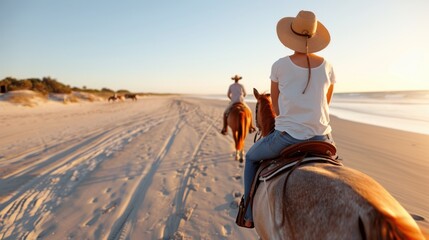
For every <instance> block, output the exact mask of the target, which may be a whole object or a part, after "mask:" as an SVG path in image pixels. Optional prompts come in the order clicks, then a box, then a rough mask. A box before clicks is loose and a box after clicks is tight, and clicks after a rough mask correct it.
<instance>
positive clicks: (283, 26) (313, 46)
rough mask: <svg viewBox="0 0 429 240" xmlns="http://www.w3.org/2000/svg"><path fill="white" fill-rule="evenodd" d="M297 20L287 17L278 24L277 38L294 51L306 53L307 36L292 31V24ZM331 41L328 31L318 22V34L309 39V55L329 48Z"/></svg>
mask: <svg viewBox="0 0 429 240" xmlns="http://www.w3.org/2000/svg"><path fill="white" fill-rule="evenodd" d="M294 19H295V18H293V17H285V18H282V19H280V21H279V22H278V23H277V36H278V38H279V40H280V42H281V43H282V44H283V45H284V46H285V47H287V48H290V49H292V50H294V51H297V52H301V53H306V52H307V51H306V47H305V41H306V38H307V37H305V36H299V35H297V34H295V33H294V32H293V31H292V28H291V24H292V21H293V20H294ZM330 41H331V36H330V35H329V32H328V29H326V27H325V26H323V24H322V23H321V22H319V21H317V30H316V33H315V34H314V35H313V36H312V37H311V38H309V39H308V53H314V52H318V51H320V50H322V49H324V48H325V47H326V46H328V44H329V42H330Z"/></svg>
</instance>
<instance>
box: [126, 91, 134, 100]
mask: <svg viewBox="0 0 429 240" xmlns="http://www.w3.org/2000/svg"><path fill="white" fill-rule="evenodd" d="M128 98H130V99H131V100H133V101H137V95H136V94H131V93H128V94H125V99H128Z"/></svg>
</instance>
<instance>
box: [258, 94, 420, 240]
mask: <svg viewBox="0 0 429 240" xmlns="http://www.w3.org/2000/svg"><path fill="white" fill-rule="evenodd" d="M254 95H255V98H256V99H257V104H256V106H257V110H256V113H255V114H256V124H257V126H258V127H260V128H261V129H260V132H261V134H262V136H266V135H268V134H269V133H270V132H271V130H272V127H273V126H274V116H275V114H274V111H273V107H272V104H271V99H270V97H269V95H268V94H259V92H258V91H257V90H256V89H254ZM267 128H270V129H267ZM259 183H260V184H259V187H258V188H257V189H256V192H255V195H254V198H253V205H252V209H253V217H254V227H255V229H256V232H257V233H258V235H259V236H260V238H261V239H425V237H424V236H423V234H422V232H421V230H420V228H419V227H418V225H417V223H416V222H415V221H414V219H413V218H412V217H411V215H410V214H409V213H408V212H407V211H406V210H405V209H404V208H403V207H402V206H401V205H400V204H399V202H398V201H397V200H396V199H395V198H394V197H393V196H392V195H390V193H389V192H388V191H387V190H386V189H385V188H384V187H382V186H381V185H380V184H379V183H378V182H376V181H375V180H374V179H372V178H371V177H369V176H367V175H365V174H364V173H361V172H359V171H357V170H354V169H352V168H348V167H346V166H344V165H342V164H341V165H332V164H329V163H320V162H319V163H317V162H314V163H306V164H305V165H304V164H301V165H297V166H295V167H294V168H293V170H290V171H289V172H282V173H280V174H278V175H276V176H274V177H273V178H271V179H269V180H268V181H260V182H259Z"/></svg>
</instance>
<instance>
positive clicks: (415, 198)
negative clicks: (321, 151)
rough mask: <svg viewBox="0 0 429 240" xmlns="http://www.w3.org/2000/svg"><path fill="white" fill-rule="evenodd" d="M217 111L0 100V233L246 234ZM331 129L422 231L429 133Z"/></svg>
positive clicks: (219, 107)
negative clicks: (240, 222) (19, 104)
mask: <svg viewBox="0 0 429 240" xmlns="http://www.w3.org/2000/svg"><path fill="white" fill-rule="evenodd" d="M250 105H251V106H252V107H253V104H250ZM225 106H226V102H224V101H217V100H203V99H197V98H190V97H181V96H170V97H145V98H143V99H139V100H138V101H137V102H131V101H125V102H117V103H108V102H93V103H76V104H69V105H64V104H57V105H49V106H44V107H35V108H19V110H16V108H17V107H16V106H13V105H10V104H9V103H5V102H0V110H1V111H2V114H1V115H0V121H1V123H2V130H1V132H0V134H1V138H0V239H3V238H4V239H23V238H24V239H25V238H26V239H36V238H40V239H257V235H256V232H255V231H254V230H247V229H243V228H239V227H237V226H236V225H235V222H234V221H235V216H236V213H237V204H238V201H239V199H240V197H241V194H242V192H243V189H242V188H243V185H242V172H243V167H244V165H243V164H239V163H238V162H237V161H234V160H233V141H232V138H231V137H229V136H223V135H221V134H220V133H219V131H220V127H221V117H220V116H221V115H222V113H223V110H224V107H225ZM333 125H334V129H335V131H336V132H335V134H334V137H335V140H336V142H337V144H338V146H339V150H340V154H341V155H342V156H343V158H344V160H345V164H348V165H349V166H352V167H354V168H357V169H359V170H361V171H364V172H366V173H367V174H369V175H371V176H373V177H374V178H376V179H377V180H378V181H380V182H381V183H382V184H383V185H386V188H387V189H388V190H389V191H390V192H391V193H392V194H393V195H394V196H395V197H397V198H398V200H399V201H400V202H401V203H402V204H403V205H404V207H405V208H406V209H407V210H409V211H410V213H412V214H415V216H416V218H418V217H421V218H424V219H420V220H419V221H418V223H419V224H420V226H422V228H424V230H425V231H427V229H428V224H427V223H428V222H427V219H428V218H429V212H428V210H429V207H428V205H427V203H428V202H429V197H428V193H427V191H424V189H426V188H427V186H428V185H427V184H428V177H427V172H428V170H429V166H428V165H429V163H428V161H427V159H426V158H425V156H427V153H428V152H427V151H428V150H427V149H429V146H428V145H429V141H428V140H429V136H427V135H418V134H410V133H406V132H399V131H394V130H391V129H383V128H379V127H372V126H368V125H363V124H362V125H361V124H356V123H352V122H349V121H343V120H340V119H337V118H334V120H333ZM350 129H357V130H359V131H356V132H354V131H353V132H352V133H350V131H349V130H350ZM370 133H372V134H374V133H376V134H375V136H372V135H371V136H368V135H366V134H370ZM252 141H253V135H249V136H248V138H247V140H246V146H245V149H248V148H249V147H250V146H251V144H252ZM422 141H423V142H422ZM424 141H426V142H424ZM401 149H402V150H401ZM397 152H399V153H397ZM411 153H413V154H411ZM405 162H406V163H405Z"/></svg>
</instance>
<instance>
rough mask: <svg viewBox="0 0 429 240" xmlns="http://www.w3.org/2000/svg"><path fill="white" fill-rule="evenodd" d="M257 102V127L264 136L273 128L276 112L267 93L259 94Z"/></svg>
mask: <svg viewBox="0 0 429 240" xmlns="http://www.w3.org/2000/svg"><path fill="white" fill-rule="evenodd" d="M258 102H259V110H258V113H257V114H258V117H259V119H260V121H258V124H259V125H260V126H258V127H259V128H260V130H261V134H262V136H263V137H265V136H267V135H268V134H270V132H271V131H272V130H273V129H274V122H275V117H276V114H275V112H274V109H273V104H272V103H271V98H270V95H269V94H261V95H259V98H258Z"/></svg>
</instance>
